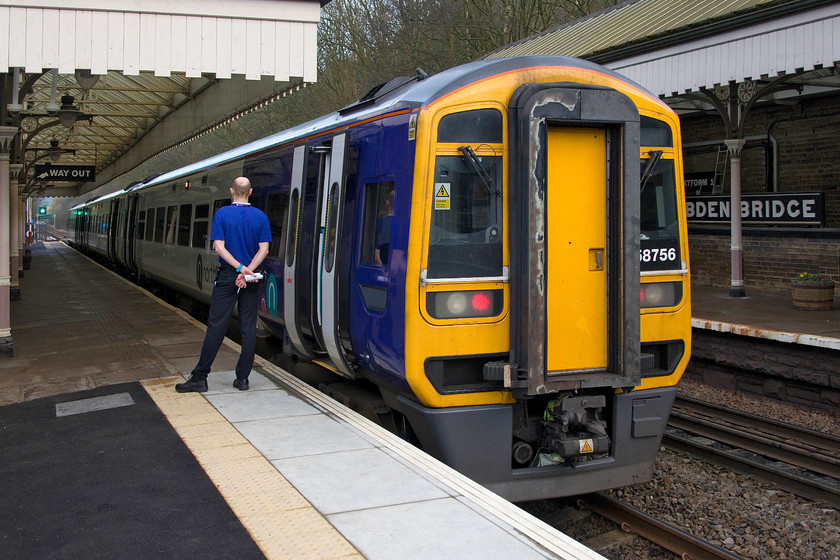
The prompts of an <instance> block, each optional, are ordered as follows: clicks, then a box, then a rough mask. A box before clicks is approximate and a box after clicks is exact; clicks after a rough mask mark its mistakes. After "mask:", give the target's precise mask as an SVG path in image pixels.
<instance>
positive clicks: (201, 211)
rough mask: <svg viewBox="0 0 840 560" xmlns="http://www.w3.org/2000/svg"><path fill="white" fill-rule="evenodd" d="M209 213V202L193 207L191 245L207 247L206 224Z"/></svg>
mask: <svg viewBox="0 0 840 560" xmlns="http://www.w3.org/2000/svg"><path fill="white" fill-rule="evenodd" d="M209 213H210V205H209V204H199V205H197V206H196V207H195V220H194V221H193V230H192V246H193V247H203V248H204V249H207V231H208V228H207V224H208V219H209V217H210V216H209Z"/></svg>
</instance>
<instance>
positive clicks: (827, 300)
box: [790, 280, 834, 310]
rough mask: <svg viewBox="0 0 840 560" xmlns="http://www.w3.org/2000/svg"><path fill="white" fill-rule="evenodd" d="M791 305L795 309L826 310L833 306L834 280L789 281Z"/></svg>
mask: <svg viewBox="0 0 840 560" xmlns="http://www.w3.org/2000/svg"><path fill="white" fill-rule="evenodd" d="M790 290H791V296H792V297H793V306H794V307H795V308H796V309H810V310H826V309H833V308H834V280H827V281H825V282H800V281H797V280H791V281H790Z"/></svg>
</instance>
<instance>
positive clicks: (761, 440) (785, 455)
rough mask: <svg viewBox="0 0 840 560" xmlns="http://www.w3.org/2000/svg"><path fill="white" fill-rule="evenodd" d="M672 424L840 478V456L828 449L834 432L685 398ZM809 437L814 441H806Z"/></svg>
mask: <svg viewBox="0 0 840 560" xmlns="http://www.w3.org/2000/svg"><path fill="white" fill-rule="evenodd" d="M668 424H669V425H670V426H672V427H674V428H678V429H680V430H684V431H686V432H691V433H693V434H697V435H701V436H705V437H708V438H710V439H713V440H715V441H719V442H721V443H726V444H728V445H732V446H734V447H739V448H741V449H745V450H747V451H751V452H753V453H757V454H759V455H763V456H765V457H769V458H771V459H777V460H779V461H783V462H785V463H788V464H790V465H795V466H797V467H801V468H803V469H807V470H809V471H812V472H815V473H819V474H823V475H825V476H830V477H832V478H836V479H838V480H840V456H838V454H837V453H836V452H834V451H833V450H830V449H827V448H830V447H831V446H832V439H831V437H832V436H828V435H827V434H820V433H819V432H813V431H811V430H807V429H804V428H803V429H802V430H801V431H800V430H798V429H797V427H796V426H793V425H790V424H784V423H780V422H777V421H775V420H770V419H762V418H760V417H757V416H754V415H743V416H742V415H740V414H739V412H738V411H735V410H731V409H725V408H723V407H715V406H707V404H706V403H699V402H696V401H692V402H690V401H685V400H683V401H682V402H678V403H677V404H676V405H675V406H674V408H673V409H672V410H671V417H670V418H669V419H668ZM800 433H801V434H802V436H801V437H800V435H799V434H800ZM821 436H825V437H821ZM806 438H807V439H809V440H810V443H807V444H806V443H805V440H806Z"/></svg>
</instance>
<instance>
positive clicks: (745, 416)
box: [674, 396, 840, 453]
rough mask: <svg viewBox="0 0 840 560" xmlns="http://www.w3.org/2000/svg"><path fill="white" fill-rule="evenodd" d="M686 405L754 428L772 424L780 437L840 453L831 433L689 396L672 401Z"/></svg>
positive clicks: (675, 404) (839, 448) (837, 438)
mask: <svg viewBox="0 0 840 560" xmlns="http://www.w3.org/2000/svg"><path fill="white" fill-rule="evenodd" d="M686 405H687V406H690V407H691V408H692V409H693V410H695V411H697V412H698V413H705V414H708V415H710V416H717V417H720V418H726V419H728V420H731V421H733V422H737V423H738V424H741V425H743V426H750V427H756V428H759V427H761V428H762V429H766V427H767V426H772V431H773V433H774V434H776V435H777V436H779V437H780V438H785V439H787V440H793V441H796V442H799V443H802V444H807V445H810V446H812V447H816V448H818V449H823V450H825V451H828V452H830V453H840V437H837V436H835V435H832V434H827V433H825V432H818V431H815V430H810V429H808V428H803V427H802V426H796V425H794V424H789V423H787V422H781V421H779V420H773V419H772V418H765V417H763V416H759V415H757V414H750V413H749V412H744V411H741V410H735V409H733V408H729V407H725V406H721V405H718V404H713V403H709V402H704V401H701V400H698V399H693V398H691V397H684V396H678V397H677V400H676V401H675V402H674V406H677V407H683V406H686Z"/></svg>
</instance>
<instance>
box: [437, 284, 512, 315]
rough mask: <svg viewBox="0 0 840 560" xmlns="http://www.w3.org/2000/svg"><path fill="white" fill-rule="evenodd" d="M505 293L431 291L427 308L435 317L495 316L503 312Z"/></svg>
mask: <svg viewBox="0 0 840 560" xmlns="http://www.w3.org/2000/svg"><path fill="white" fill-rule="evenodd" d="M503 293H504V292H503V291H502V290H462V291H457V292H429V293H427V294H426V310H427V311H428V313H429V315H431V316H432V317H434V318H435V319H469V318H473V317H493V316H495V315H498V314H500V313H501V312H502V309H503V303H504V301H503V297H504V296H503V295H502V294H503Z"/></svg>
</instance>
